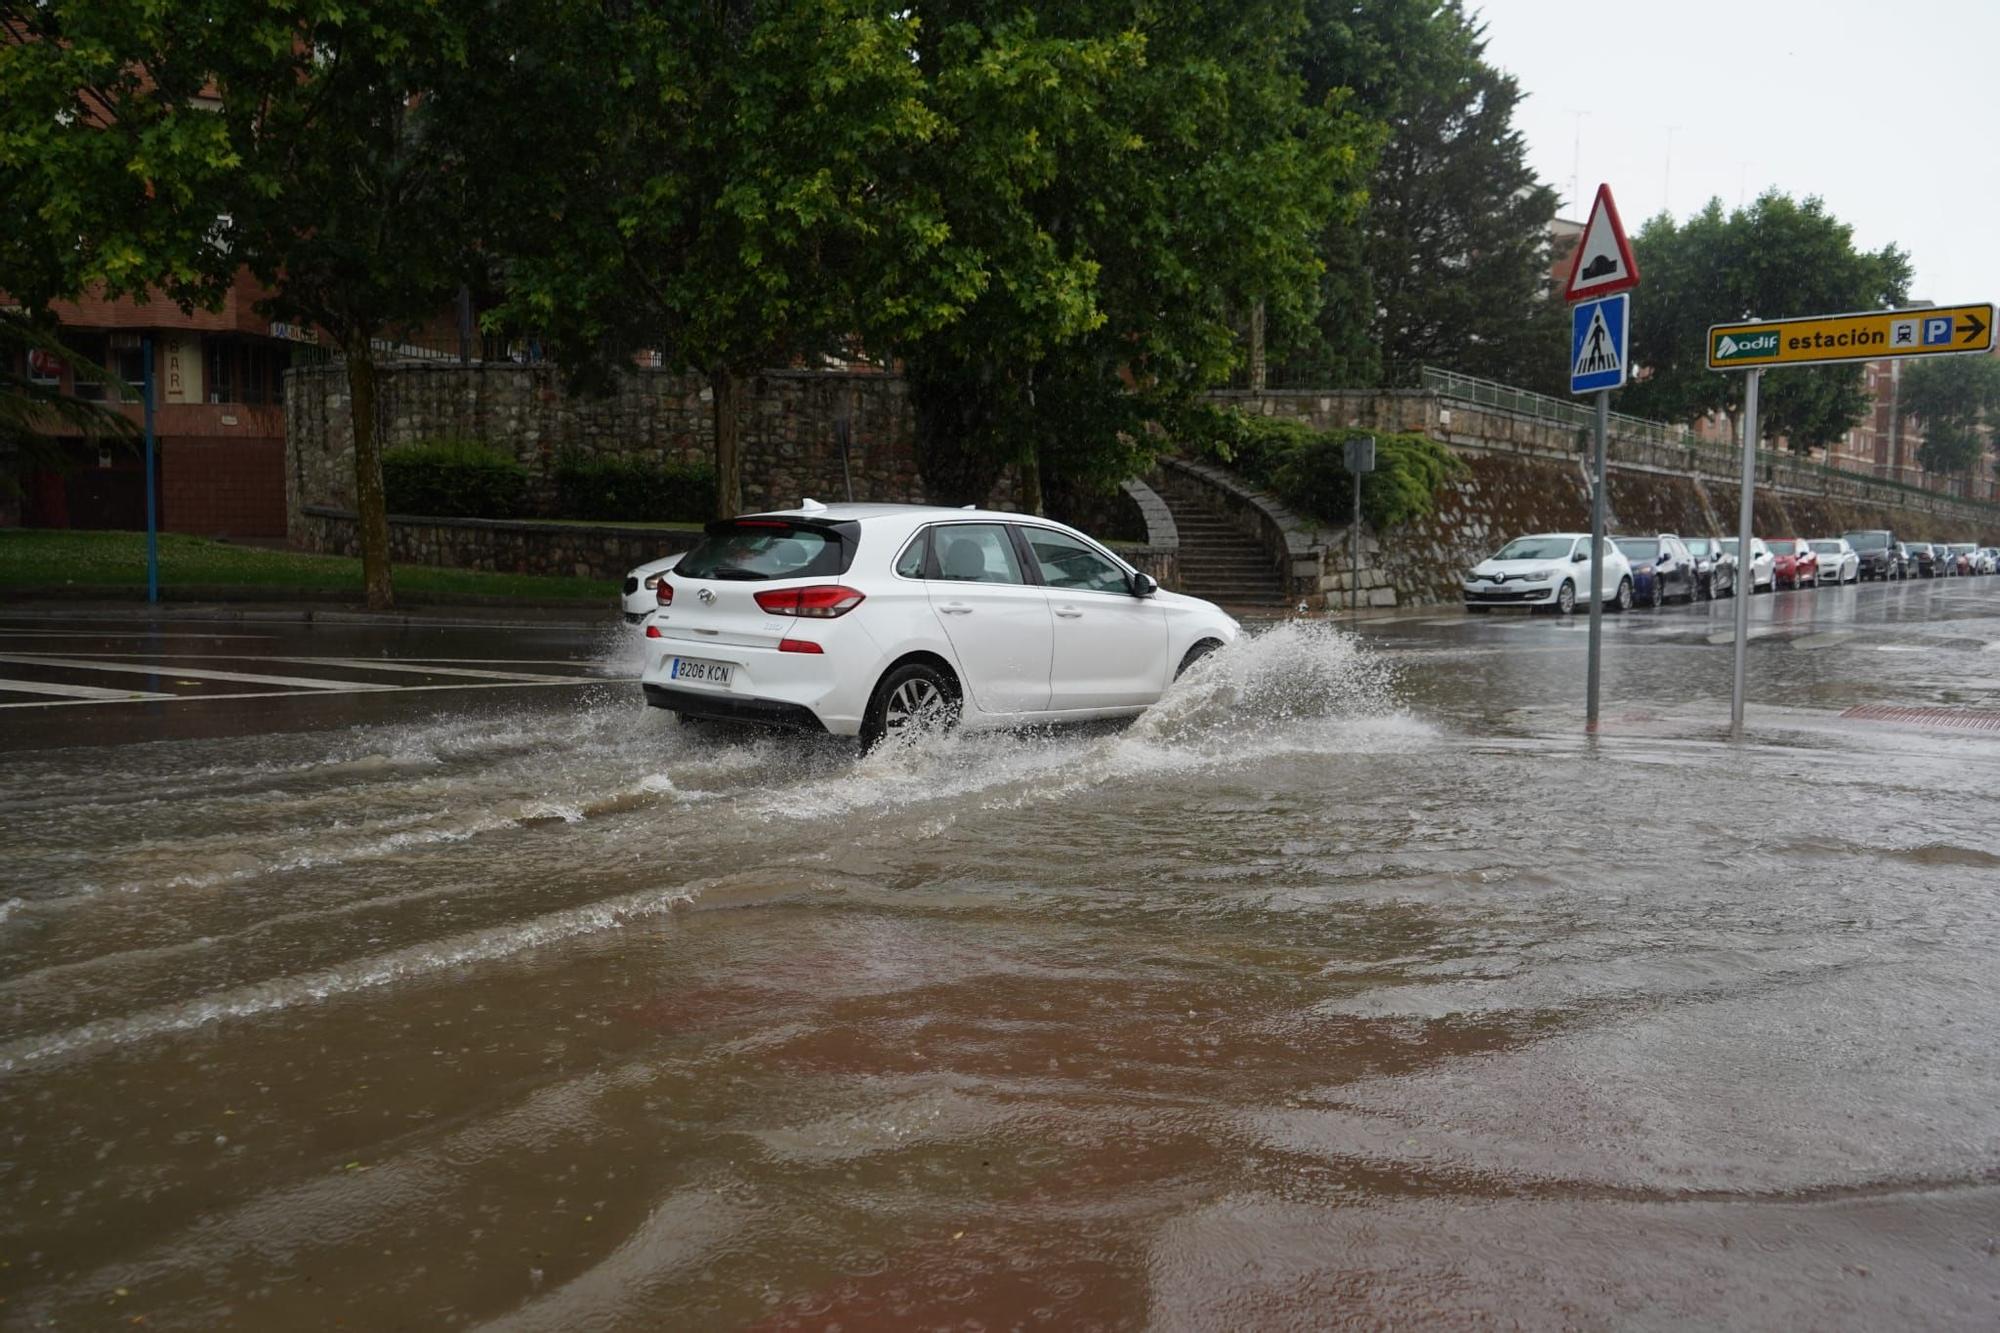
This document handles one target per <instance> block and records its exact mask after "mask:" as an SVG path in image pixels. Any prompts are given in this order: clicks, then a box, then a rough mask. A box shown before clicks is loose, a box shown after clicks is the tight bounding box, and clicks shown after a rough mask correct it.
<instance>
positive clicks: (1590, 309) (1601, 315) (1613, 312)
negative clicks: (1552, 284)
mask: <svg viewBox="0 0 2000 1333" xmlns="http://www.w3.org/2000/svg"><path fill="white" fill-rule="evenodd" d="M1631 314H1632V295H1631V293H1630V292H1619V293H1618V294H1617V295H1616V296H1600V297H1598V298H1597V299H1596V300H1595V301H1579V302H1578V303H1577V304H1576V305H1574V306H1571V307H1570V312H1569V318H1570V334H1569V391H1570V392H1571V393H1596V392H1597V391H1598V390H1599V389H1617V388H1622V387H1623V386H1624V384H1625V363H1626V360H1627V358H1626V355H1625V351H1626V347H1627V344H1628V342H1629V338H1630V334H1631V332H1632V321H1631Z"/></svg>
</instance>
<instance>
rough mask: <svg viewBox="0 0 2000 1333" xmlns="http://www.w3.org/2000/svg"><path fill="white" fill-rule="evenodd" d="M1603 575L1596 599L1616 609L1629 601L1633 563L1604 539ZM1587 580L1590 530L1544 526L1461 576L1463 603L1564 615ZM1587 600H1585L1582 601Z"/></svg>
mask: <svg viewBox="0 0 2000 1333" xmlns="http://www.w3.org/2000/svg"><path fill="white" fill-rule="evenodd" d="M1603 578H1604V581H1603V582H1602V583H1601V584H1599V585H1598V589H1597V592H1598V599H1599V600H1600V601H1602V602H1603V603H1604V605H1605V606H1606V607H1607V608H1609V609H1611V610H1614V611H1628V610H1630V609H1631V607H1632V565H1631V562H1630V561H1628V560H1627V559H1626V558H1625V556H1624V555H1623V554H1622V553H1621V552H1620V551H1619V549H1618V547H1617V545H1616V544H1614V543H1613V542H1612V540H1611V539H1610V538H1609V537H1606V538H1605V539H1604V574H1603ZM1589 580H1590V534H1589V533H1587V532H1542V533H1537V534H1535V535H1534V536H1532V537H1516V538H1515V539H1514V540H1513V541H1511V542H1508V543H1507V544H1506V545H1505V546H1503V547H1501V548H1500V549H1499V550H1498V551H1495V552H1494V553H1493V554H1492V555H1491V556H1489V557H1487V558H1486V559H1484V560H1482V561H1480V562H1479V563H1478V564H1476V565H1474V566H1473V567H1472V572H1471V573H1469V574H1467V575H1466V576H1465V582H1464V592H1465V609H1466V610H1468V611H1483V610H1485V609H1486V608H1487V607H1490V606H1527V607H1547V608H1549V609H1550V610H1552V611H1554V612H1555V613H1556V614H1557V615H1563V616H1566V615H1568V614H1570V613H1571V612H1572V611H1574V610H1576V604H1577V601H1578V599H1579V597H1581V596H1582V592H1581V590H1582V589H1583V587H1584V586H1585V585H1586V584H1587V583H1588V582H1589ZM1585 605H1586V606H1588V605H1589V603H1588V602H1586V603H1585Z"/></svg>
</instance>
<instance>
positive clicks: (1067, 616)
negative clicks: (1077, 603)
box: [1056, 606, 1083, 620]
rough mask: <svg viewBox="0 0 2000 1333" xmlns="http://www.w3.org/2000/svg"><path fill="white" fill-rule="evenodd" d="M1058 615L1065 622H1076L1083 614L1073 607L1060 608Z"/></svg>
mask: <svg viewBox="0 0 2000 1333" xmlns="http://www.w3.org/2000/svg"><path fill="white" fill-rule="evenodd" d="M1056 614H1057V615H1059V616H1061V617H1062V618H1063V619H1064V620H1075V619H1076V618H1077V617H1078V616H1081V615H1082V614H1083V612H1081V611H1079V610H1077V609H1076V608H1075V607H1073V606H1060V607H1057V608H1056Z"/></svg>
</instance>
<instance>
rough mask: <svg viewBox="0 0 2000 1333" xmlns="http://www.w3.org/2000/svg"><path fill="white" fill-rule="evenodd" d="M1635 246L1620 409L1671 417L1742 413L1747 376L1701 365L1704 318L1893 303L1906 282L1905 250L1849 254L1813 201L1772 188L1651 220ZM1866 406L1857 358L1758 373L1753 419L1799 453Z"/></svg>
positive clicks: (1843, 228)
mask: <svg viewBox="0 0 2000 1333" xmlns="http://www.w3.org/2000/svg"><path fill="white" fill-rule="evenodd" d="M1632 248H1633V255H1634V257H1635V258H1636V259H1637V260H1638V262H1639V271H1640V273H1642V274H1643V275H1644V278H1645V281H1644V283H1643V284H1642V285H1641V286H1640V287H1639V289H1638V292H1637V294H1636V295H1635V297H1634V299H1633V303H1632V329H1633V333H1632V343H1633V353H1632V359H1633V363H1634V365H1635V366H1636V367H1637V368H1638V369H1637V382H1636V383H1634V384H1633V385H1632V387H1630V388H1629V389H1627V390H1626V391H1625V392H1624V394H1623V395H1622V396H1621V401H1620V403H1619V407H1620V409H1621V410H1623V411H1627V412H1633V413H1637V414H1639V415H1642V416H1652V417H1659V418H1662V419H1665V420H1669V421H1690V420H1693V419H1695V418H1697V417H1700V416H1703V415H1705V414H1707V413H1709V412H1724V413H1727V414H1728V415H1729V417H1730V420H1731V421H1732V422H1733V421H1735V420H1736V419H1737V418H1738V416H1739V414H1740V413H1741V412H1742V406H1743V376H1742V375H1740V374H1727V375H1725V374H1717V373H1716V372H1714V371H1711V370H1709V369H1708V368H1707V357H1708V336H1707V334H1708V327H1709V325H1711V324H1725V323H1732V322H1734V321H1737V320H1745V319H1778V318H1783V317H1785V316H1790V315H1811V314H1820V313H1833V312H1837V311H1847V310H1868V309H1876V308H1881V307H1888V306H1895V305H1898V304H1900V303H1901V302H1902V301H1903V300H1904V299H1905V298H1906V295H1907V292H1908V290H1909V282H1910V264H1909V258H1908V256H1906V255H1905V254H1904V253H1903V252H1902V251H1900V250H1898V249H1897V248H1896V247H1895V246H1893V245H1890V246H1884V247H1883V248H1882V249H1880V250H1878V251H1874V252H1872V253H1870V252H1864V251H1860V250H1857V249H1855V247H1854V233H1853V229H1852V228H1851V227H1849V226H1848V225H1847V224H1846V223H1843V222H1841V221H1839V220H1838V219H1836V218H1834V217H1833V216H1832V215H1831V214H1829V213H1828V212H1827V211H1826V207H1825V205H1824V204H1822V203H1821V202H1820V201H1819V200H1818V199H1816V198H1808V199H1805V200H1803V201H1800V200H1795V199H1792V198H1791V197H1790V196H1788V195H1784V194H1780V193H1778V192H1777V191H1775V190H1774V191H1769V192H1767V193H1765V194H1764V195H1762V196H1760V197H1759V198H1758V199H1757V201H1756V202H1755V203H1753V204H1751V205H1750V206H1749V207H1748V208H1743V209H1737V210H1736V211H1734V212H1732V213H1725V212H1724V211H1723V208H1722V203H1721V201H1720V200H1710V201H1709V203H1708V206H1707V207H1706V208H1704V209H1703V210H1702V211H1701V212H1699V213H1697V214H1695V215H1694V216H1693V217H1691V218H1689V219H1688V220H1687V221H1686V222H1685V223H1677V222H1675V221H1674V220H1673V219H1672V218H1670V217H1666V216H1660V217H1656V218H1654V219H1653V220H1652V221H1650V222H1648V223H1647V224H1646V225H1645V226H1644V227H1643V228H1642V229H1641V230H1640V232H1639V234H1638V235H1637V236H1635V237H1634V238H1633V247H1632ZM1868 409H1869V400H1868V396H1867V394H1866V392H1865V391H1864V390H1863V388H1862V377H1861V368H1860V367H1859V366H1823V367H1816V368H1813V369H1791V370H1782V371H1779V372H1777V373H1775V374H1771V375H1767V376H1765V377H1764V378H1763V381H1762V386H1761V389H1760V391H1759V406H1758V427H1759V432H1760V434H1761V435H1762V436H1763V437H1764V438H1766V439H1776V438H1778V437H1780V436H1783V437H1784V438H1785V439H1786V440H1787V441H1788V443H1789V445H1790V447H1791V448H1792V449H1793V450H1795V451H1797V452H1799V453H1805V452H1807V451H1809V450H1811V449H1813V448H1814V447H1816V446H1820V445H1825V444H1830V443H1832V442H1833V441H1835V440H1837V439H1839V438H1840V437H1841V436H1842V435H1843V434H1844V433H1846V431H1847V430H1848V429H1849V428H1851V427H1852V426H1853V425H1854V424H1855V423H1856V422H1858V421H1860V420H1861V419H1862V417H1863V416H1865V415H1866V414H1867V412H1868Z"/></svg>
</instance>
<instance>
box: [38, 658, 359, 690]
mask: <svg viewBox="0 0 2000 1333" xmlns="http://www.w3.org/2000/svg"><path fill="white" fill-rule="evenodd" d="M0 662H14V663H17V664H19V665H22V666H42V667H61V668H62V669H64V670H66V671H120V672H124V673H125V674H127V675H131V674H143V675H148V676H175V677H182V678H185V679H188V680H226V681H235V682H237V683H239V684H243V685H295V686H298V687H300V688H302V689H310V690H393V689H395V688H396V687H395V686H394V685H377V684H374V683H372V682H365V681H353V680H325V679H321V678H318V677H314V676H267V675H263V674H261V673H259V672H254V671H216V670H213V669H211V668H208V667H184V666H177V665H174V664H173V663H172V660H171V659H168V660H167V661H165V662H162V661H160V660H158V659H152V660H148V661H140V662H106V661H92V660H89V659H86V658H80V657H43V656H41V655H39V654H36V655H30V654H27V653H0Z"/></svg>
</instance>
